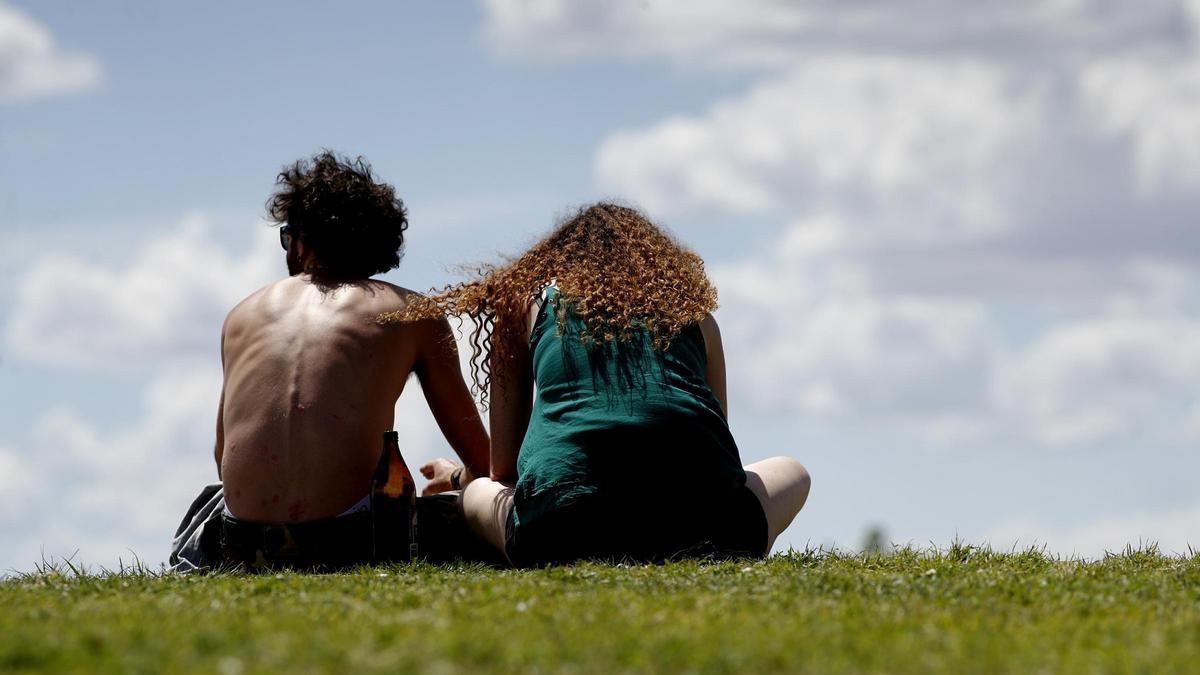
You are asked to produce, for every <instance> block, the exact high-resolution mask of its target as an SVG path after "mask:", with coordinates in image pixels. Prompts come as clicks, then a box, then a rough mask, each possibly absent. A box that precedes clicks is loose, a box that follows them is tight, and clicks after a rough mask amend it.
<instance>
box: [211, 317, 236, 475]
mask: <svg viewBox="0 0 1200 675" xmlns="http://www.w3.org/2000/svg"><path fill="white" fill-rule="evenodd" d="M231 314H232V312H231ZM228 326H229V317H228V316H227V317H225V323H224V324H222V325H221V398H220V399H219V400H218V401H217V443H216V447H214V448H213V457H214V458H216V460H217V480H221V458H222V457H224V456H225V329H226V327H228Z"/></svg>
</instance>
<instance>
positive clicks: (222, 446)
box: [213, 385, 225, 480]
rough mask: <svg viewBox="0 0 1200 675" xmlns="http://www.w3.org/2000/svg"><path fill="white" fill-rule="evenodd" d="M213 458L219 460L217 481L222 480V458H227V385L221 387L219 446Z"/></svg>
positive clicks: (214, 451)
mask: <svg viewBox="0 0 1200 675" xmlns="http://www.w3.org/2000/svg"><path fill="white" fill-rule="evenodd" d="M213 456H214V457H216V459H217V480H221V458H222V457H224V456H225V385H221V400H220V402H219V403H217V446H216V448H214V449H213Z"/></svg>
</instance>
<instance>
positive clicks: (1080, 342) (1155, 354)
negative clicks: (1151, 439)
mask: <svg viewBox="0 0 1200 675" xmlns="http://www.w3.org/2000/svg"><path fill="white" fill-rule="evenodd" d="M998 370H999V373H1000V376H999V377H998V378H997V383H996V384H997V388H998V392H997V395H998V401H997V405H998V407H999V408H1000V410H1001V411H1002V413H1001V414H1004V415H1012V416H1013V417H1014V418H1015V419H1017V420H1019V421H1020V422H1021V423H1022V424H1023V426H1024V428H1025V429H1026V430H1027V432H1028V433H1030V434H1031V435H1033V436H1034V437H1035V438H1037V439H1038V440H1040V441H1043V442H1046V443H1051V444H1064V443H1081V442H1087V441H1093V440H1096V439H1099V438H1103V437H1106V436H1112V435H1118V434H1127V433H1129V432H1132V431H1135V430H1138V429H1139V428H1141V426H1142V424H1143V423H1145V422H1147V421H1148V420H1152V419H1157V418H1161V416H1162V409H1163V408H1164V407H1165V405H1166V404H1167V403H1168V402H1169V401H1171V400H1173V399H1174V398H1181V397H1185V396H1188V395H1189V394H1194V392H1195V385H1196V382H1197V381H1200V321H1189V320H1185V319H1179V318H1172V319H1162V318H1153V317H1138V316H1127V317H1124V316H1116V317H1107V318H1103V319H1093V320H1087V321H1079V322H1074V323H1070V324H1066V325H1064V326H1060V327H1055V328H1054V329H1051V330H1050V331H1048V332H1046V333H1045V334H1043V335H1042V336H1040V337H1039V338H1038V340H1037V342H1036V343H1034V344H1033V345H1032V346H1031V347H1030V348H1029V349H1027V350H1026V351H1025V352H1024V353H1022V354H1021V355H1020V356H1018V357H1017V358H1016V359H1015V360H1014V361H1013V362H1011V363H1008V364H1006V365H1005V367H1003V368H1000V369H998Z"/></svg>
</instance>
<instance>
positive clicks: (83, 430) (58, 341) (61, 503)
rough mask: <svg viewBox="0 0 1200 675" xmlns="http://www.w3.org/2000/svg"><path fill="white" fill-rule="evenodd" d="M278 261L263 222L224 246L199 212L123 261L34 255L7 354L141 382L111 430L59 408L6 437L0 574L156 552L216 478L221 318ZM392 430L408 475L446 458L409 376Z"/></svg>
mask: <svg viewBox="0 0 1200 675" xmlns="http://www.w3.org/2000/svg"><path fill="white" fill-rule="evenodd" d="M281 258H282V254H281V252H280V251H279V244H278V241H277V237H276V234H275V232H274V231H273V230H270V229H268V228H266V227H263V228H262V232H261V233H260V234H259V235H257V236H255V237H254V239H253V243H252V244H251V246H250V247H249V248H248V249H246V250H245V251H242V252H241V253H238V254H230V253H229V252H228V250H227V249H226V248H224V247H222V246H220V245H218V244H217V243H216V241H215V240H214V238H213V237H212V234H211V231H210V228H209V226H208V225H207V224H206V223H205V221H204V220H203V219H202V218H199V217H190V218H186V219H184V220H183V221H182V222H181V223H179V224H178V225H177V226H175V227H173V228H171V229H169V230H168V231H166V232H165V233H164V234H162V235H161V236H159V237H157V238H156V239H154V240H152V241H150V242H149V243H148V244H147V245H146V246H144V247H143V248H142V249H140V250H139V251H137V252H136V253H135V254H134V255H133V257H132V259H131V260H129V261H128V262H127V263H126V264H125V265H124V266H114V267H97V266H95V265H93V264H90V263H89V262H88V261H85V260H83V259H75V258H62V257H56V256H53V255H52V256H49V257H47V258H44V259H41V260H36V261H33V263H32V265H31V268H30V271H29V272H28V274H27V276H26V277H25V279H24V281H23V282H22V283H21V284H20V286H19V290H18V293H17V302H16V307H15V308H14V312H13V314H12V317H11V320H10V322H9V340H10V345H11V346H12V348H13V352H14V354H15V355H18V356H20V357H21V358H25V359H29V360H31V361H35V362H38V363H43V364H50V365H54V366H61V367H73V368H83V369H86V370H97V369H98V370H99V371H100V372H107V370H108V369H109V368H112V369H119V370H120V371H121V372H123V373H129V372H130V371H134V372H139V371H140V373H141V374H142V375H143V376H144V377H145V378H146V379H145V381H144V385H143V387H142V390H141V402H140V409H139V410H138V414H137V415H136V416H135V417H134V420H133V421H132V422H131V423H129V424H128V425H125V426H123V427H119V428H116V429H113V428H112V426H111V425H110V424H106V423H104V422H103V421H99V420H94V419H91V418H89V417H88V416H87V415H86V414H85V413H83V412H81V411H79V410H78V409H75V408H70V407H57V408H54V409H51V410H48V411H46V412H45V413H43V414H41V415H40V416H38V418H37V419H35V420H32V425H31V430H30V432H29V434H28V436H27V438H25V439H23V440H20V439H15V438H6V439H4V444H3V445H0V539H3V541H4V542H5V546H4V547H3V550H0V574H2V573H3V572H4V571H8V570H14V569H15V570H29V569H31V568H32V566H33V564H34V563H36V562H38V561H40V560H42V559H43V557H46V558H57V559H62V558H64V557H68V556H74V559H75V560H76V561H80V562H84V563H86V564H89V565H104V566H107V567H110V568H111V567H115V566H116V565H117V564H118V561H120V560H123V561H125V562H129V561H130V560H131V559H132V558H133V556H134V555H136V556H137V557H138V558H140V559H141V560H142V561H144V562H147V563H149V564H151V565H156V564H158V563H160V562H163V561H165V559H166V555H167V546H168V544H169V542H170V538H171V535H172V534H173V533H174V528H175V527H176V526H177V525H178V521H179V519H180V518H181V517H182V516H183V512H184V510H185V509H186V507H187V505H188V504H189V503H190V501H191V499H192V498H193V497H194V496H195V494H196V493H198V491H199V490H200V488H201V486H203V485H204V484H206V483H208V482H211V481H213V480H215V479H216V468H215V465H214V462H213V444H214V441H215V431H214V429H215V422H216V415H217V401H218V397H219V393H220V390H221V364H220V357H219V352H218V349H217V345H218V336H219V334H220V330H221V324H222V322H223V320H224V317H225V314H226V313H227V312H228V310H229V309H230V308H232V307H233V305H235V304H236V303H237V302H238V301H240V300H241V299H242V298H243V297H244V296H246V295H248V294H249V293H251V292H253V291H254V290H255V289H257V288H258V287H260V286H261V285H263V284H265V283H267V282H269V281H271V280H272V279H274V278H279V277H281V276H282V272H283V268H282V260H281ZM464 346H465V342H464V341H463V340H460V356H463V355H464V354H465V353H466V354H469V350H468V351H466V352H464V351H463V347H464ZM464 361H465V356H464ZM464 367H465V362H464ZM394 428H395V429H396V430H397V431H398V433H399V436H400V447H401V449H402V451H403V453H404V456H405V459H406V460H407V461H408V463H409V465H410V467H411V468H412V469H413V470H414V471H415V470H416V469H417V467H419V466H420V465H421V464H422V463H423V462H425V461H427V460H429V459H432V458H433V457H436V456H448V457H453V452H452V450H451V449H450V448H449V447H448V444H447V443H446V441H445V439H444V438H443V437H442V435H441V432H440V431H439V429H438V427H437V424H436V422H435V421H434V419H433V417H432V414H431V413H430V412H429V410H428V407H427V405H426V404H425V401H424V397H423V396H422V392H421V387H420V385H419V383H418V382H417V380H416V379H415V378H412V379H411V380H410V381H409V383H408V385H407V386H406V388H405V392H404V395H403V396H402V397H401V398H400V400H399V402H398V403H397V405H396V410H395V421H394ZM418 482H419V483H420V482H421V480H420V478H418Z"/></svg>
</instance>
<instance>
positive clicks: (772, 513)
mask: <svg viewBox="0 0 1200 675" xmlns="http://www.w3.org/2000/svg"><path fill="white" fill-rule="evenodd" d="M811 486H812V476H810V475H808V469H805V468H804V465H803V464H801V463H800V462H797V461H796V460H794V459H792V458H791V457H772V458H770V459H764V460H762V461H761V462H755V463H753V464H751V465H749V466H747V467H746V487H748V488H750V490H751V492H753V493H754V496H756V497H758V501H759V503H760V504H762V509H763V513H765V514H766V516H767V553H770V552H771V547H773V546H774V545H775V538H776V537H778V536H779V535H780V534H782V533H783V531H784V530H786V529H787V526H788V525H791V524H792V520H793V519H794V518H795V517H796V514H797V513H800V509H802V508H804V502H805V501H806V500H807V499H808V490H809V488H810V487H811Z"/></svg>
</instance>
